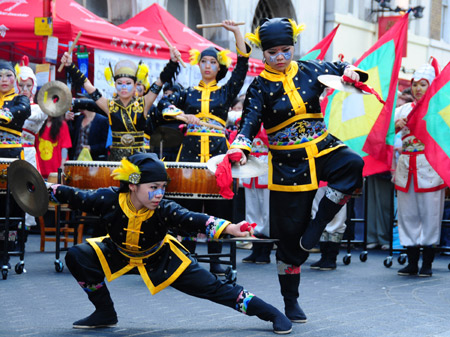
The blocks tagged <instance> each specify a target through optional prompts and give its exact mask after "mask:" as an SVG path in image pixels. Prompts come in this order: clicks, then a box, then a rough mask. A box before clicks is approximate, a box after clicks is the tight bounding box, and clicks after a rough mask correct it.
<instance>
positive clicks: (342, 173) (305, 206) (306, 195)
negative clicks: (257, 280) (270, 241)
mask: <svg viewBox="0 0 450 337" xmlns="http://www.w3.org/2000/svg"><path fill="white" fill-rule="evenodd" d="M363 166H364V162H363V160H362V159H361V157H360V156H359V155H357V154H356V153H355V152H354V151H352V150H350V149H349V148H340V149H337V150H335V151H332V152H330V153H329V154H327V155H324V156H322V157H319V158H317V159H316V173H317V180H318V181H327V182H328V186H329V187H331V188H333V189H335V190H338V191H340V192H342V193H344V194H352V192H353V191H354V190H355V189H356V188H358V187H361V186H362V168H363ZM315 195H316V190H314V191H306V192H278V191H270V232H271V233H270V236H271V237H272V238H276V239H279V240H280V241H279V242H278V243H277V247H278V249H277V253H276V258H277V260H280V261H283V262H284V263H287V264H293V265H296V266H299V265H301V264H303V263H304V262H305V261H306V259H307V258H308V255H309V254H308V252H306V251H304V250H302V249H301V248H300V245H299V241H300V238H301V236H302V235H303V233H304V232H305V229H306V227H307V226H308V224H309V222H310V220H311V208H312V202H313V200H314V196H315ZM320 211H326V210H320V209H319V210H318V212H320Z"/></svg>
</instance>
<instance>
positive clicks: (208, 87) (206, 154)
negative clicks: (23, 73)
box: [158, 45, 251, 163]
mask: <svg viewBox="0 0 450 337" xmlns="http://www.w3.org/2000/svg"><path fill="white" fill-rule="evenodd" d="M250 52H251V48H250V47H249V46H248V45H247V53H246V54H244V53H242V52H241V51H239V50H238V60H237V64H236V67H235V68H234V70H233V72H232V75H231V78H230V79H229V80H228V82H227V83H226V84H225V85H223V86H222V87H219V86H218V85H217V82H216V81H213V82H210V83H208V84H205V83H204V82H203V81H200V83H199V85H198V86H195V87H190V88H187V89H182V90H180V91H179V92H176V93H174V94H172V95H170V96H168V97H164V98H162V99H161V100H160V101H159V104H158V109H159V111H163V110H164V109H165V108H167V107H168V106H169V105H175V106H176V107H177V108H179V109H181V110H183V111H184V113H185V114H193V115H196V116H197V117H198V118H200V120H202V121H203V122H207V123H211V124H215V125H218V126H222V127H223V128H224V130H217V129H212V128H209V127H206V126H202V125H192V124H189V125H188V127H187V131H186V134H185V137H184V139H183V143H182V145H181V148H180V150H179V152H178V156H177V160H176V161H180V162H201V163H206V162H207V161H208V160H209V159H210V158H211V157H213V156H216V155H219V154H225V153H226V152H227V151H228V148H229V143H228V140H227V138H226V135H225V126H226V121H227V116H228V110H229V108H230V105H231V103H232V102H233V99H234V98H235V97H236V96H237V95H238V94H239V91H240V90H241V88H242V86H243V85H244V80H245V76H246V74H247V70H248V58H249V56H250ZM165 117H167V116H165Z"/></svg>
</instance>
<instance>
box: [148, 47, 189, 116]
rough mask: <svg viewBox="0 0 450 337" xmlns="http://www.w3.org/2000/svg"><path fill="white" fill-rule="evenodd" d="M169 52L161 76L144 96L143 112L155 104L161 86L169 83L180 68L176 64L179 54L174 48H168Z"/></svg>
mask: <svg viewBox="0 0 450 337" xmlns="http://www.w3.org/2000/svg"><path fill="white" fill-rule="evenodd" d="M169 50H170V61H169V63H168V64H167V65H166V66H165V67H164V69H163V71H161V74H160V75H159V78H158V79H157V80H156V81H155V82H153V84H152V85H151V86H150V90H149V91H148V93H147V94H146V95H145V96H144V99H145V110H144V111H146V112H147V111H148V110H149V109H150V107H151V106H152V104H153V103H154V102H155V99H156V97H158V94H159V92H160V91H161V89H162V86H163V84H164V83H166V82H169V81H170V80H171V79H172V78H173V77H175V76H176V75H177V73H178V69H179V67H180V66H179V64H178V58H179V57H180V55H181V54H180V52H179V51H178V49H177V48H176V47H173V46H172V47H169Z"/></svg>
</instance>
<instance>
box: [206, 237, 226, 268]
mask: <svg viewBox="0 0 450 337" xmlns="http://www.w3.org/2000/svg"><path fill="white" fill-rule="evenodd" d="M221 252H222V243H221V242H208V254H211V253H213V254H218V253H221ZM211 261H212V262H211V264H210V266H209V271H210V272H211V273H213V274H216V275H219V276H224V275H225V272H226V270H225V269H223V268H222V266H221V265H220V263H217V262H214V261H219V258H218V257H213V258H211Z"/></svg>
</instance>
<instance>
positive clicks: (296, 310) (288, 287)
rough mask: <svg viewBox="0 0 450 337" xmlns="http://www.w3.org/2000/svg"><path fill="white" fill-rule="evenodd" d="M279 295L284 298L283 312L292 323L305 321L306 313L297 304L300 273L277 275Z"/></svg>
mask: <svg viewBox="0 0 450 337" xmlns="http://www.w3.org/2000/svg"><path fill="white" fill-rule="evenodd" d="M278 280H279V282H280V287H281V295H282V296H283V300H284V313H285V314H286V316H287V318H289V319H290V320H291V321H292V322H294V323H306V320H307V319H306V315H305V313H304V312H303V310H302V308H300V306H299V305H298V302H297V298H298V296H299V293H298V287H299V285H300V274H290V275H278Z"/></svg>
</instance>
